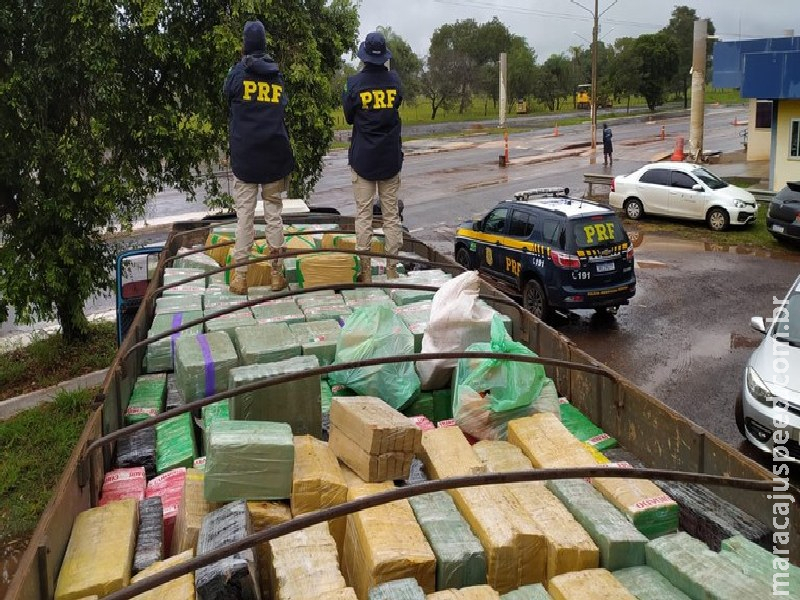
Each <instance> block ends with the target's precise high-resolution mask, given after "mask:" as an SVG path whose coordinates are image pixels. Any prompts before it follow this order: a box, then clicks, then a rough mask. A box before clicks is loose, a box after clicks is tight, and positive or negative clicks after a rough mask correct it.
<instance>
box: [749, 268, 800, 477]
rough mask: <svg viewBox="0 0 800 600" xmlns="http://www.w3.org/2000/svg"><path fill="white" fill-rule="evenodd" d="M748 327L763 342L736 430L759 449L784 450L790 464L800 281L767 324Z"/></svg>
mask: <svg viewBox="0 0 800 600" xmlns="http://www.w3.org/2000/svg"><path fill="white" fill-rule="evenodd" d="M750 324H751V326H752V327H753V329H755V330H756V331H759V332H761V333H763V334H764V339H763V340H762V342H761V344H760V345H759V346H758V348H756V349H755V350H754V351H753V354H752V355H751V356H750V360H748V361H747V366H746V367H745V369H744V382H743V383H742V391H741V393H740V394H739V396H738V398H736V409H735V416H736V426H737V427H738V428H739V431H740V432H741V433H742V435H743V436H745V437H746V438H747V439H748V440H749V441H750V442H751V443H752V444H754V445H755V446H756V447H757V448H759V449H760V450H763V451H764V452H774V451H775V446H777V445H779V446H783V447H784V450H785V453H784V454H785V455H786V457H788V458H787V460H788V459H791V460H792V461H795V462H797V461H800V277H798V278H797V280H796V281H795V282H794V283H793V284H792V287H791V288H790V289H789V293H788V294H787V296H786V299H785V300H784V301H783V303H782V304H781V306H780V308H778V309H777V310H776V311H775V313H774V314H773V315H772V317H771V318H770V321H769V322H768V323H765V322H764V319H763V317H753V318H752V319H751V321H750ZM776 430H779V431H777V433H776Z"/></svg>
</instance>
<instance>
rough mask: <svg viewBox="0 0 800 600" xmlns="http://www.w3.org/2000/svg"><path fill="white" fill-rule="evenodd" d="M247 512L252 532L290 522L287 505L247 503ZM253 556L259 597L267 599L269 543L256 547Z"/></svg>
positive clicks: (290, 512) (280, 503) (289, 511)
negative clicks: (255, 563) (256, 564)
mask: <svg viewBox="0 0 800 600" xmlns="http://www.w3.org/2000/svg"><path fill="white" fill-rule="evenodd" d="M247 512H248V513H250V522H251V523H252V525H253V532H256V531H261V530H262V529H266V528H267V527H272V526H273V525H280V524H281V523H286V521H291V520H292V511H291V510H290V509H289V505H288V504H284V503H282V502H248V503H247ZM255 554H256V561H257V562H258V584H259V587H260V588H261V595H262V597H268V594H269V589H270V578H269V571H270V560H269V543H268V542H264V543H262V544H259V545H258V546H256V547H255Z"/></svg>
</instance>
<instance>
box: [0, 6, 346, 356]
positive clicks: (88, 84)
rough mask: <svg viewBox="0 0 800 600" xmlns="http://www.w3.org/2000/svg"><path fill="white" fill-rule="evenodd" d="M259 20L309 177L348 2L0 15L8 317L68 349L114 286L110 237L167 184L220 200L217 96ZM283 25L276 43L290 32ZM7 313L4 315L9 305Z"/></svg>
mask: <svg viewBox="0 0 800 600" xmlns="http://www.w3.org/2000/svg"><path fill="white" fill-rule="evenodd" d="M254 16H255V17H258V16H260V18H261V19H262V20H263V21H264V24H265V26H266V28H267V31H268V45H269V47H270V49H271V50H272V52H273V54H274V56H275V57H276V59H277V60H278V61H279V63H280V65H281V67H282V70H283V71H284V74H285V77H286V83H287V91H288V93H289V94H290V96H291V99H290V104H289V116H288V119H289V127H290V130H291V135H292V141H293V145H294V148H295V152H296V156H297V160H298V169H297V172H296V177H295V178H294V181H293V190H292V191H293V193H305V192H306V191H307V190H308V189H310V188H311V186H313V184H314V182H315V181H316V179H318V177H319V175H320V172H321V169H322V157H323V155H324V153H325V151H326V149H327V147H328V145H329V143H330V140H331V137H332V119H331V116H330V110H329V107H331V104H330V102H331V100H332V97H333V94H332V93H331V89H330V85H331V80H332V78H333V75H334V72H335V70H336V69H337V68H338V67H339V65H340V62H341V55H342V54H343V53H344V52H346V51H348V50H350V49H352V48H353V47H354V45H355V36H356V29H357V25H358V20H357V12H356V7H355V6H354V4H353V3H352V2H351V1H350V0H331V1H326V0H306V1H304V2H301V1H300V0H280V1H268V0H248V1H247V2H242V1H239V0H234V1H233V2H228V1H222V0H209V1H207V2H203V3H189V2H179V1H177V0H144V1H142V0H118V1H111V0H98V1H97V2H79V3H71V2H61V1H60V0H40V1H38V2H12V3H5V4H4V5H3V7H2V8H0V136H2V143H0V234H2V238H3V245H2V248H0V295H2V299H3V300H2V302H3V312H6V311H7V308H8V306H13V308H14V310H15V312H16V316H17V320H18V321H20V322H30V321H32V320H35V319H48V318H53V317H55V318H57V319H58V320H59V322H60V324H61V327H62V331H63V334H64V336H65V337H66V338H67V339H68V340H71V341H74V340H79V339H81V338H82V337H83V336H84V335H85V332H86V325H87V322H86V318H85V316H84V314H83V306H84V303H85V301H86V300H87V298H89V297H90V296H91V295H92V294H93V293H95V292H99V291H104V290H109V289H110V288H111V285H112V282H113V278H112V273H111V269H112V265H113V257H114V251H115V248H114V247H113V246H112V244H111V243H110V242H109V241H108V240H106V239H105V238H104V232H105V231H106V230H107V228H109V227H111V226H113V225H115V224H118V223H122V224H123V225H124V224H128V225H129V224H130V223H131V222H132V221H133V220H134V219H135V218H136V217H137V216H139V215H141V214H142V211H143V209H144V206H145V204H146V202H147V200H148V199H149V198H150V197H152V196H153V194H155V193H156V192H158V191H160V190H162V189H164V188H165V187H175V188H177V189H178V190H181V191H182V192H185V193H186V194H187V196H188V197H189V198H191V199H194V198H195V195H196V191H197V189H198V187H199V186H204V187H206V188H207V191H208V192H209V194H210V195H211V197H218V195H219V186H218V183H217V180H216V178H215V177H214V176H213V173H212V165H214V164H216V163H217V162H218V161H219V158H220V156H221V155H222V153H223V152H224V151H225V149H226V146H227V114H226V107H225V105H224V102H223V99H222V96H221V93H220V92H221V87H222V82H223V80H224V77H225V74H226V72H227V71H228V69H229V68H230V66H231V65H232V64H233V63H234V62H235V61H236V60H237V56H238V55H239V52H240V50H241V31H242V26H243V24H244V22H245V20H246V19H247V18H251V17H254ZM287 31H289V32H291V35H286V33H285V32H287ZM6 314H7V312H6Z"/></svg>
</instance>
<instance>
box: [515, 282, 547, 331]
mask: <svg viewBox="0 0 800 600" xmlns="http://www.w3.org/2000/svg"><path fill="white" fill-rule="evenodd" d="M522 306H523V308H524V309H525V310H527V311H528V312H531V313H533V315H534V316H536V317H537V318H539V319H541V320H543V321H544V320H545V318H546V317H547V314H548V310H549V309H548V306H547V294H545V292H544V288H543V287H542V284H540V283H539V282H538V281H536V280H535V279H529V280H528V281H527V282H526V283H525V288H524V289H523V290H522Z"/></svg>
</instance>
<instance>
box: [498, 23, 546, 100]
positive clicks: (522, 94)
mask: <svg viewBox="0 0 800 600" xmlns="http://www.w3.org/2000/svg"><path fill="white" fill-rule="evenodd" d="M538 71H539V69H538V67H537V66H536V52H535V51H534V49H533V48H531V47H530V46H529V45H528V42H527V41H525V38H523V37H520V36H518V35H515V36H512V38H511V45H510V48H509V49H508V97H509V100H511V101H513V100H514V99H516V98H528V97H529V96H531V95H533V94H534V92H535V90H536V79H537V76H538ZM496 80H497V79H496V75H495V81H496ZM495 87H497V85H495Z"/></svg>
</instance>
